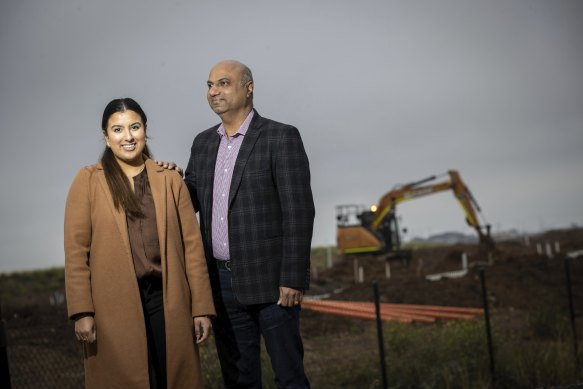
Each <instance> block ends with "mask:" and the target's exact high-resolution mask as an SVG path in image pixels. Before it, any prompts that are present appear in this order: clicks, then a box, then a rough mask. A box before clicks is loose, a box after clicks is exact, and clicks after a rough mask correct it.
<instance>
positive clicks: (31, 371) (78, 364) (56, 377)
mask: <svg viewBox="0 0 583 389" xmlns="http://www.w3.org/2000/svg"><path fill="white" fill-rule="evenodd" d="M5 316H6V317H5V318H4V324H5V328H6V344H7V349H6V351H7V355H8V367H9V370H10V382H11V385H12V386H11V388H12V389H25V388H39V389H44V388H47V389H48V388H62V389H68V388H75V389H77V388H83V386H84V373H83V356H82V355H83V354H82V349H81V345H79V344H78V343H76V342H75V341H74V337H73V324H72V323H70V322H69V321H68V320H67V314H66V310H65V307H64V305H60V306H50V305H49V306H47V307H42V308H41V307H39V308H37V309H36V310H35V311H31V310H30V308H28V309H26V310H25V311H16V310H12V309H11V310H9V312H6V315H5Z"/></svg>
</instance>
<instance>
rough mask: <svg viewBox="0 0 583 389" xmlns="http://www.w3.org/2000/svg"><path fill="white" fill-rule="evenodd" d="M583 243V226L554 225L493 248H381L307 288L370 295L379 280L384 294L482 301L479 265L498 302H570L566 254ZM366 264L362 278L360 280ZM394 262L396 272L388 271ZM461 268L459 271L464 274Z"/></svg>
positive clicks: (582, 264)
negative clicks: (407, 252) (402, 258)
mask: <svg viewBox="0 0 583 389" xmlns="http://www.w3.org/2000/svg"><path fill="white" fill-rule="evenodd" d="M581 249H583V229H582V228H573V229H567V230H552V231H548V232H546V233H544V234H540V235H535V236H529V237H524V238H521V239H520V240H508V241H499V242H496V249H495V250H494V251H492V252H491V253H487V252H485V251H481V250H480V249H479V248H478V247H477V246H476V245H453V246H443V247H434V248H426V249H418V250H415V251H414V253H413V259H412V261H411V262H410V263H409V264H406V263H401V262H391V263H389V266H390V269H387V264H386V262H385V261H384V260H383V259H380V258H376V257H374V256H358V257H347V258H343V259H339V260H338V261H337V262H336V263H335V265H334V266H333V267H332V268H331V269H326V270H320V271H318V273H317V276H316V277H314V278H315V279H314V280H313V282H312V286H311V290H310V291H309V293H308V295H309V296H310V295H311V296H314V297H320V298H331V299H338V300H349V301H371V300H372V288H371V282H372V281H373V280H377V281H378V283H379V290H380V294H381V301H382V302H389V303H407V304H429V305H445V306H462V307H481V306H482V301H483V300H482V288H481V282H480V270H481V269H483V272H484V273H483V274H484V277H485V280H486V288H487V291H488V299H489V304H490V307H491V308H493V309H497V308H499V309H511V310H512V309H517V310H531V309H541V307H558V308H560V309H563V307H566V304H567V297H566V296H567V286H566V272H565V260H564V258H565V257H566V254H567V253H568V252H572V251H576V250H581ZM464 257H465V258H466V259H465V262H466V263H467V274H465V275H464V276H461V277H459V278H447V277H444V278H442V279H441V280H439V281H430V280H428V279H427V276H428V275H431V274H436V273H443V272H450V271H458V273H459V271H460V270H462V268H463V267H462V264H463V261H464V260H463V258H464ZM570 266H571V270H572V271H571V278H572V283H573V284H572V285H573V286H572V290H573V293H574V301H575V305H576V306H575V308H576V311H578V312H583V287H582V286H583V258H579V259H575V260H573V261H572V262H571V265H570ZM359 267H362V272H363V278H364V282H363V283H355V271H356V274H358V273H357V271H358V268H359ZM388 270H390V278H389V279H387V278H386V274H387V271H388ZM458 275H459V274H458Z"/></svg>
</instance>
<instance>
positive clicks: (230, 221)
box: [185, 60, 314, 388]
mask: <svg viewBox="0 0 583 389" xmlns="http://www.w3.org/2000/svg"><path fill="white" fill-rule="evenodd" d="M207 85H208V93H207V98H208V102H209V105H210V107H211V109H212V110H213V111H214V112H215V113H216V114H217V115H219V117H220V118H221V123H220V124H219V125H216V126H214V127H211V128H209V129H208V130H206V131H203V132H202V133H200V134H198V135H197V136H196V138H195V139H194V142H193V144H192V149H191V154H190V160H189V162H188V166H187V168H186V172H185V181H186V184H187V186H188V188H189V190H190V194H191V197H192V200H193V203H194V206H195V209H196V210H197V212H199V217H200V228H201V232H202V236H203V241H204V246H205V253H206V257H207V261H208V265H209V272H210V275H211V284H212V287H213V294H214V298H215V305H216V307H217V317H216V319H215V321H214V323H213V326H214V332H215V340H216V346H217V351H218V355H219V360H220V363H221V370H222V373H223V380H224V383H225V386H226V387H227V388H235V387H236V388H242V387H244V388H260V387H261V366H260V359H259V353H260V336H263V339H264V342H265V346H266V349H267V352H268V353H269V356H270V359H271V365H272V368H273V370H274V372H275V381H276V384H277V386H278V387H280V388H309V386H310V384H309V382H308V379H307V377H306V375H305V373H304V366H303V345H302V339H301V336H300V328H299V327H300V326H299V315H300V303H301V301H302V297H303V293H304V290H306V289H308V287H309V277H310V245H311V240H312V229H313V223H314V202H313V199H312V191H311V188H310V171H309V163H308V158H307V156H306V153H305V150H304V146H303V143H302V140H301V137H300V134H299V132H298V130H297V129H296V128H295V127H292V126H290V125H286V124H282V123H277V122H275V121H272V120H269V119H266V118H263V117H261V116H260V115H259V113H258V112H257V111H256V110H254V108H253V89H254V84H253V77H252V74H251V71H250V70H249V68H248V67H247V66H245V65H243V64H242V63H240V62H237V61H232V60H229V61H223V62H220V63H218V64H217V65H215V66H214V67H213V68H212V69H211V72H210V75H209V79H208V82H207Z"/></svg>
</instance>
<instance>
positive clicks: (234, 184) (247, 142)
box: [229, 111, 261, 207]
mask: <svg viewBox="0 0 583 389" xmlns="http://www.w3.org/2000/svg"><path fill="white" fill-rule="evenodd" d="M260 133H261V116H259V114H258V113H257V111H255V114H254V116H253V119H252V120H251V123H250V124H249V128H248V129H247V132H246V133H245V135H244V136H243V143H242V144H241V148H240V149H239V154H238V155H237V160H236V161H235V169H234V170H233V178H232V179H231V187H230V188H229V207H230V206H231V203H232V202H233V199H234V198H235V194H236V193H237V190H238V189H239V185H240V184H241V178H242V177H243V171H244V170H245V165H246V164H247V160H248V159H249V156H250V155H251V151H252V150H253V147H254V146H255V143H256V142H257V139H258V138H259V134H260Z"/></svg>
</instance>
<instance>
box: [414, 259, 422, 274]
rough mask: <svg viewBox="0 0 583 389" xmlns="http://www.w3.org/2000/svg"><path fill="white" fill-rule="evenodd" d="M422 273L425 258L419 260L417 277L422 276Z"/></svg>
mask: <svg viewBox="0 0 583 389" xmlns="http://www.w3.org/2000/svg"><path fill="white" fill-rule="evenodd" d="M421 271H423V258H419V260H418V261H417V269H416V271H415V274H417V277H419V276H420V275H421Z"/></svg>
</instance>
